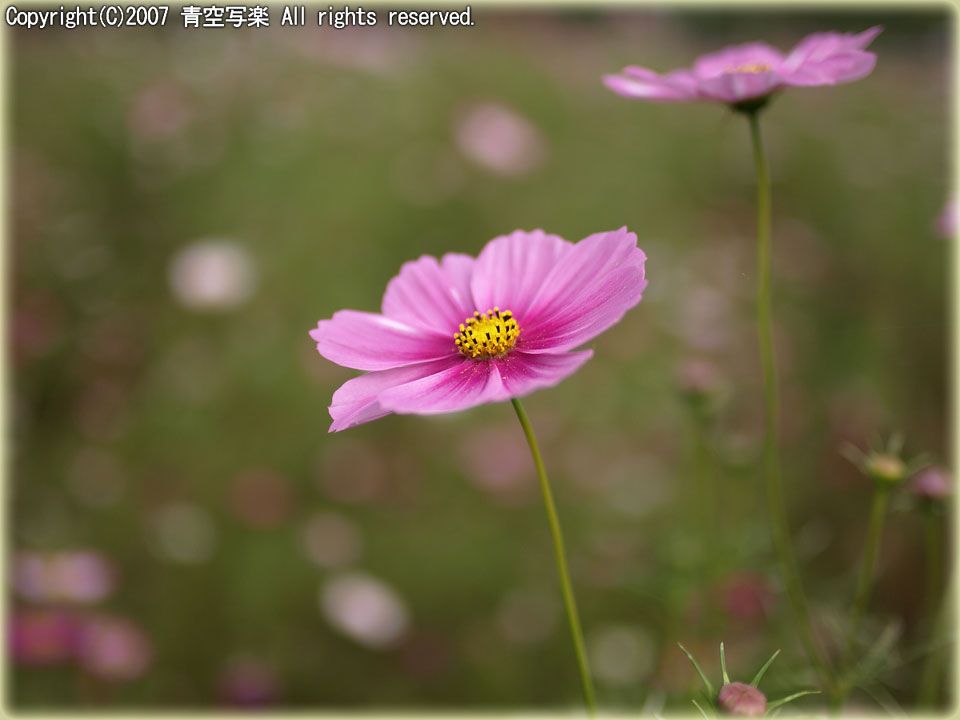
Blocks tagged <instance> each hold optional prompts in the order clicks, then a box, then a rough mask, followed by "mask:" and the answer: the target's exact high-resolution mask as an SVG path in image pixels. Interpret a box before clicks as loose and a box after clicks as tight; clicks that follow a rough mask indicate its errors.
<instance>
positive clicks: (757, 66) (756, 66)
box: [727, 63, 773, 73]
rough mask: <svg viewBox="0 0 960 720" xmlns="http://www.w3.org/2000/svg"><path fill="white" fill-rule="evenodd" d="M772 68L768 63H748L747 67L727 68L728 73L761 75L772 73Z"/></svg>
mask: <svg viewBox="0 0 960 720" xmlns="http://www.w3.org/2000/svg"><path fill="white" fill-rule="evenodd" d="M771 70H773V68H772V67H770V66H769V65H767V64H766V63H746V64H745V65H735V66H734V67H729V68H727V72H728V73H760V72H770V71H771Z"/></svg>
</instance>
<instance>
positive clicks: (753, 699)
mask: <svg viewBox="0 0 960 720" xmlns="http://www.w3.org/2000/svg"><path fill="white" fill-rule="evenodd" d="M717 705H719V706H720V709H721V710H722V711H723V712H725V713H726V714H728V715H740V716H742V717H760V716H762V715H763V714H764V713H765V712H766V711H767V696H766V695H764V694H763V693H762V692H760V691H759V690H758V689H757V688H755V687H754V686H753V685H747V684H746V683H742V682H735V683H729V684H727V685H724V686H723V687H722V688H720V693H719V694H718V695H717Z"/></svg>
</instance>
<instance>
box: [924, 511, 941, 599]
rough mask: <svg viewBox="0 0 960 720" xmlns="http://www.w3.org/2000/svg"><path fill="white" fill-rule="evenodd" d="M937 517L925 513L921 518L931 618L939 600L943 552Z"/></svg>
mask: <svg viewBox="0 0 960 720" xmlns="http://www.w3.org/2000/svg"><path fill="white" fill-rule="evenodd" d="M939 519H940V518H939V517H938V516H936V515H934V514H933V513H930V512H928V513H926V514H925V517H924V518H923V535H924V541H925V543H926V546H927V547H926V550H927V553H926V554H927V597H926V603H927V615H928V616H929V617H931V618H932V617H933V616H934V614H935V613H936V612H937V605H938V604H939V598H940V583H941V579H940V574H941V570H942V568H943V552H942V550H941V536H940V523H939Z"/></svg>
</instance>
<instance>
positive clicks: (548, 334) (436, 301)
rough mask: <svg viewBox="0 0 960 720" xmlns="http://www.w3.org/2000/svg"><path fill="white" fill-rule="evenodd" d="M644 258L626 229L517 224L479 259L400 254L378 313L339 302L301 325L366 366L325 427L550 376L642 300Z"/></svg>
mask: <svg viewBox="0 0 960 720" xmlns="http://www.w3.org/2000/svg"><path fill="white" fill-rule="evenodd" d="M645 260H646V256H645V255H644V253H643V251H642V250H640V249H639V248H638V247H637V237H636V235H634V234H633V233H631V232H628V231H627V229H626V228H625V227H624V228H621V229H619V230H614V231H612V232H603V233H597V234H595V235H591V236H589V237H587V238H585V239H583V240H581V241H580V242H578V243H576V244H574V243H570V242H568V241H566V240H564V239H563V238H561V237H558V236H556V235H548V234H547V233H545V232H543V231H542V230H534V231H533V232H524V231H521V230H517V231H516V232H514V233H512V234H510V235H503V236H500V237H498V238H495V239H493V240H491V241H490V242H489V243H488V244H487V245H486V247H485V248H484V249H483V250H482V251H481V252H480V255H479V256H478V257H477V258H473V257H470V256H469V255H462V254H459V253H449V254H447V255H444V256H443V258H442V259H440V260H437V259H436V258H434V257H431V256H429V255H424V256H423V257H421V258H420V259H419V260H415V261H412V262H408V263H406V264H405V265H403V267H401V268H400V274H399V275H397V276H396V277H394V278H393V279H392V280H391V281H390V283H389V284H388V285H387V289H386V292H385V293H384V296H383V305H382V313H380V314H377V313H367V312H359V311H356V310H341V311H340V312H337V313H335V314H334V316H333V317H332V318H331V319H329V320H321V321H320V323H319V324H318V325H317V327H316V329H314V330H311V331H310V336H311V337H312V338H313V339H314V340H315V341H316V343H317V350H318V351H319V352H320V354H321V355H323V356H324V357H325V358H327V359H328V360H331V361H333V362H335V363H337V364H338V365H343V366H345V367H350V368H355V369H357V370H367V371H369V372H368V373H367V374H366V375H361V376H360V377H356V378H353V379H352V380H348V381H347V382H346V383H344V384H343V385H342V386H341V387H340V389H339V390H337V391H336V392H335V393H334V395H333V403H332V405H331V406H330V415H331V417H332V418H333V424H332V425H331V426H330V431H331V432H336V431H339V430H345V429H347V428H349V427H353V426H354V425H359V424H361V423H365V422H370V421H371V420H375V419H377V418H381V417H383V416H385V415H388V414H390V413H398V414H410V413H413V414H418V415H431V414H436V413H446V412H455V411H457V410H465V409H467V408H470V407H474V406H476V405H481V404H484V403H489V402H499V401H502V400H509V399H511V398H518V397H522V396H524V395H528V394H530V393H532V392H533V391H535V390H539V389H540V388H545V387H552V386H554V385H556V384H557V383H559V382H560V381H561V380H563V379H564V378H565V377H567V376H568V375H571V374H572V373H574V372H575V371H576V370H578V369H579V368H580V367H581V366H582V365H583V364H584V363H585V362H586V361H587V360H589V359H590V357H591V356H592V354H593V351H592V350H581V351H578V352H574V348H576V347H579V346H580V345H583V344H584V343H586V342H588V341H589V340H592V339H593V338H594V337H596V336H597V335H599V334H600V333H602V332H603V331H604V330H606V329H607V328H609V327H611V326H612V325H614V324H615V323H617V322H618V321H619V320H620V319H621V318H622V317H623V315H624V314H625V313H626V312H627V310H629V309H630V308H632V307H633V306H634V305H636V304H637V303H638V302H640V299H641V296H642V294H643V290H644V288H645V287H646V285H647V281H646V279H645V277H644V261H645Z"/></svg>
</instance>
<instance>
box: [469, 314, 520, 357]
mask: <svg viewBox="0 0 960 720" xmlns="http://www.w3.org/2000/svg"><path fill="white" fill-rule="evenodd" d="M519 335H520V328H519V327H518V326H517V321H516V320H514V319H513V313H511V312H510V311H509V310H506V311H505V312H500V308H498V307H495V308H494V309H493V310H487V311H486V312H485V313H483V314H482V315H481V314H480V313H479V312H474V313H473V317H469V318H467V319H466V320H464V321H463V322H462V323H460V332H458V333H457V334H456V335H454V336H453V342H454V343H456V346H457V347H458V348H459V349H460V352H461V353H463V354H464V355H466V356H467V357H469V358H477V359H481V360H486V359H487V358H492V357H501V356H503V355H505V354H506V353H507V351H509V350H510V348H512V347H513V345H514V343H516V342H517V337H518V336H519Z"/></svg>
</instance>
